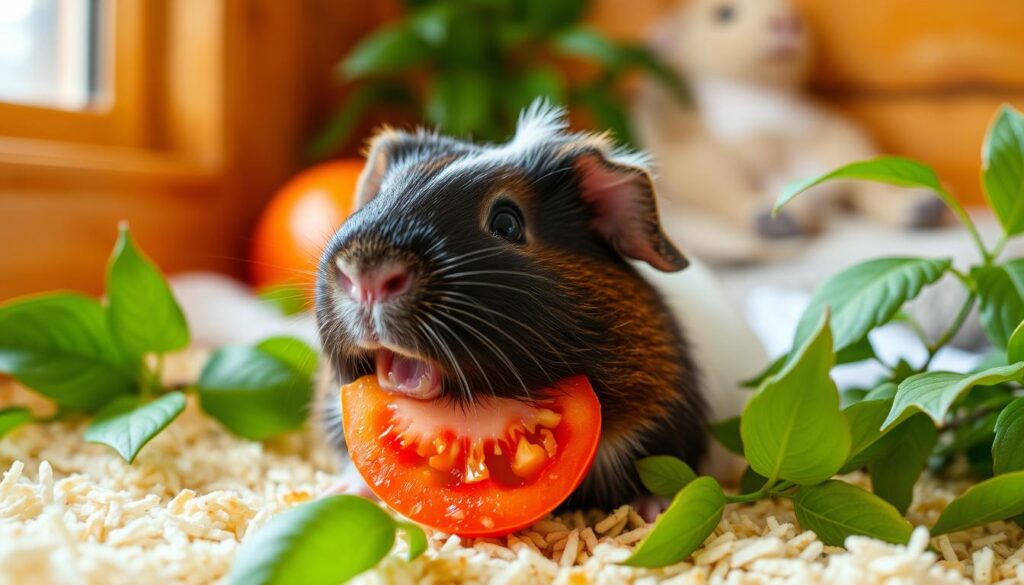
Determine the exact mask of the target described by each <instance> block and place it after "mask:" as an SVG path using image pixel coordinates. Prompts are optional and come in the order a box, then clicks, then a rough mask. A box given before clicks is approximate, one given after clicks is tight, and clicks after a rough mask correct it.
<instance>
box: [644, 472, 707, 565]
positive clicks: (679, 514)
mask: <svg viewBox="0 0 1024 585" xmlns="http://www.w3.org/2000/svg"><path fill="white" fill-rule="evenodd" d="M724 510H725V494H724V493H722V488H721V487H719V486H718V482H716V481H715V480H714V479H713V478H710V477H699V478H697V479H695V480H693V481H692V482H690V484H689V485H687V486H686V487H685V488H683V490H682V491H681V492H679V493H678V494H676V497H675V498H674V499H673V500H672V504H671V505H670V506H669V507H668V509H667V510H665V513H664V514H662V515H661V518H659V519H658V522H657V524H656V525H655V526H654V529H653V530H651V532H650V533H648V535H647V536H646V537H645V538H644V539H643V540H642V541H640V544H639V545H638V546H637V548H636V550H635V551H633V554H632V555H631V556H630V557H629V558H628V559H626V561H625V562H624V564H626V565H630V566H633V567H650V568H654V567H664V566H666V565H671V564H674V563H678V562H679V561H682V560H684V559H686V558H687V557H689V556H690V555H691V554H692V553H693V551H695V550H697V547H699V546H700V545H701V544H702V543H703V542H704V541H705V540H707V538H708V536H710V535H711V533H712V532H714V531H715V527H716V526H718V523H719V521H721V519H722V512H723V511H724Z"/></svg>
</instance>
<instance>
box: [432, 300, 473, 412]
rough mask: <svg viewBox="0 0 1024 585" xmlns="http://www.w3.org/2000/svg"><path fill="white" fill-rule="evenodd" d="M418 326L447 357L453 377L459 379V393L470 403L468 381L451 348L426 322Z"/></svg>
mask: <svg viewBox="0 0 1024 585" xmlns="http://www.w3.org/2000/svg"><path fill="white" fill-rule="evenodd" d="M423 315H424V316H426V317H427V318H428V319H430V320H431V321H434V322H435V323H439V322H440V321H439V320H438V319H437V318H436V317H434V316H433V315H431V314H430V313H423ZM420 324H421V325H423V329H424V331H426V332H427V333H428V334H429V335H430V336H431V337H433V338H434V340H435V341H436V342H437V349H438V350H440V351H441V352H443V353H444V354H445V355H446V356H447V357H448V362H449V363H450V364H451V368H452V369H453V370H455V375H456V376H458V377H459V384H460V393H461V394H462V395H463V396H464V397H466V398H468V399H469V401H470V402H472V401H473V394H472V392H470V389H469V381H468V380H467V379H466V374H465V373H464V372H463V371H462V366H461V365H459V361H458V360H457V359H455V354H454V353H453V352H452V349H451V347H450V346H449V345H448V343H447V342H446V341H445V340H444V338H443V337H441V336H440V335H439V334H438V333H437V331H435V330H434V328H433V327H431V326H430V325H429V324H428V323H427V322H426V321H420Z"/></svg>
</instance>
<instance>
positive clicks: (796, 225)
mask: <svg viewBox="0 0 1024 585" xmlns="http://www.w3.org/2000/svg"><path fill="white" fill-rule="evenodd" d="M754 229H755V230H756V231H757V233H758V235H760V236H761V237H762V238H770V239H777V238H794V237H797V236H802V235H804V234H805V233H806V230H805V229H804V228H803V226H802V225H800V222H799V221H797V219H796V218H795V217H794V216H793V215H792V214H790V213H786V211H785V210H783V211H780V212H779V213H778V214H777V215H775V216H774V217H772V212H771V210H770V209H764V210H761V211H759V212H758V213H757V215H755V216H754Z"/></svg>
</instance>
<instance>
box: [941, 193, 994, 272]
mask: <svg viewBox="0 0 1024 585" xmlns="http://www.w3.org/2000/svg"><path fill="white" fill-rule="evenodd" d="M940 195H941V198H942V200H943V201H944V202H945V203H946V205H948V206H949V208H950V209H952V210H953V213H954V214H955V215H956V216H957V219H959V220H960V223H962V224H964V227H966V228H967V233H969V234H970V235H971V239H973V240H974V245H975V246H977V247H978V252H980V253H981V257H982V258H984V259H985V265H986V266H988V265H989V264H991V263H992V258H993V257H994V255H993V254H992V253H990V252H989V251H988V249H987V248H986V247H985V241H984V240H982V239H981V234H980V233H978V228H977V226H975V225H974V220H972V219H971V216H970V215H968V214H967V212H966V211H964V208H963V206H962V205H960V203H959V202H958V201H957V200H956V199H954V198H953V196H952V195H950V194H949V193H948V192H946V190H945V189H943V190H942V191H941V193H940Z"/></svg>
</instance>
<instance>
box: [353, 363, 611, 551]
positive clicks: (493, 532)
mask: <svg viewBox="0 0 1024 585" xmlns="http://www.w3.org/2000/svg"><path fill="white" fill-rule="evenodd" d="M538 395H539V396H543V397H544V398H543V399H540V400H538V401H536V403H535V404H526V403H523V402H520V401H516V400H511V399H504V398H498V399H487V400H484V401H481V402H479V403H478V404H477V405H475V406H470V407H466V408H464V409H463V408H460V407H458V406H455V405H452V404H449V403H446V402H443V401H438V400H434V401H422V400H416V399H413V398H409V397H406V396H402V395H398V394H392V393H388V392H386V391H384V390H382V389H381V387H380V385H379V383H378V381H377V377H376V376H372V375H371V376H364V377H362V378H359V379H358V380H356V381H355V382H352V383H351V384H348V385H346V386H343V387H342V388H341V407H342V413H343V422H344V425H345V440H346V442H347V443H348V448H349V455H350V456H351V458H352V462H353V463H354V464H355V466H356V469H358V470H359V472H360V473H361V474H362V476H363V478H364V479H365V480H366V482H367V483H368V484H369V486H370V489H371V490H373V493H374V494H376V495H377V497H379V498H380V499H381V500H383V501H384V502H385V503H386V504H388V505H389V506H391V507H392V508H393V509H395V510H396V511H397V512H399V513H400V514H402V515H404V516H406V517H408V518H410V519H412V520H415V521H416V522H419V523H420V524H423V525H425V526H429V527H431V528H434V529H436V530H440V531H443V532H447V533H450V534H459V535H462V536H499V535H503V534H508V533H511V532H515V531H516V530H519V529H521V528H524V527H527V526H530V525H531V524H533V523H534V522H536V521H537V520H540V519H541V518H543V517H544V516H545V515H546V514H548V513H549V512H551V511H552V510H554V509H555V508H556V507H557V506H558V505H559V504H560V503H562V502H563V501H565V499H566V498H567V497H569V494H571V493H572V492H573V490H575V489H576V487H577V486H578V485H579V484H580V482H582V481H583V478H584V477H585V476H586V474H587V472H588V471H589V470H590V466H591V465H592V464H593V462H594V456H595V455H596V454H597V445H598V441H599V439H600V435H601V406H600V404H599V403H598V401H597V396H596V395H595V394H594V390H593V388H591V386H590V382H589V381H587V379H586V377H584V376H574V377H571V378H567V379H565V380H563V381H561V382H559V383H558V384H556V385H555V386H554V387H553V388H551V389H548V390H546V391H542V392H540V393H538Z"/></svg>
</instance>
